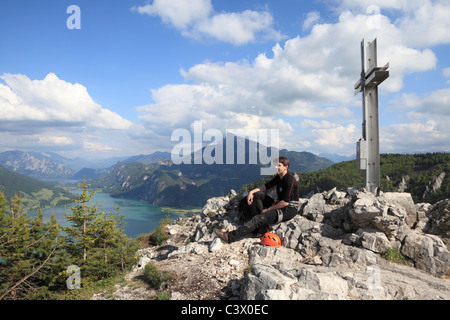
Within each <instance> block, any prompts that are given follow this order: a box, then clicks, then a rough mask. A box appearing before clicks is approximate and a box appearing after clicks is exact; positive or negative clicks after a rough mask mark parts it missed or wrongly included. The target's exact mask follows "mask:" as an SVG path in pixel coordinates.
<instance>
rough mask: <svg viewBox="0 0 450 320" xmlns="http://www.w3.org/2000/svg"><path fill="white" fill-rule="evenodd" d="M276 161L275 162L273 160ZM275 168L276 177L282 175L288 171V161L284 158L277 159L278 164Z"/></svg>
mask: <svg viewBox="0 0 450 320" xmlns="http://www.w3.org/2000/svg"><path fill="white" fill-rule="evenodd" d="M275 161H277V160H275ZM275 167H276V168H277V174H278V175H284V174H286V173H287V171H288V169H289V159H288V158H286V157H279V158H278V163H277V164H276V166H275Z"/></svg>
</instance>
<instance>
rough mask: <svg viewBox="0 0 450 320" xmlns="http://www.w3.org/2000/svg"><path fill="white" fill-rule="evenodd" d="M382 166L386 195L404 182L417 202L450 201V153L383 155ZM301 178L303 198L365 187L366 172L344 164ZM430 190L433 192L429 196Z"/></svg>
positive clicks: (260, 181) (407, 190) (300, 174)
mask: <svg viewBox="0 0 450 320" xmlns="http://www.w3.org/2000/svg"><path fill="white" fill-rule="evenodd" d="M380 164H381V188H382V190H383V191H385V192H393V191H399V188H400V187H401V186H400V184H401V182H402V180H403V182H404V183H405V186H406V189H404V190H403V191H404V192H409V193H411V195H412V197H413V199H414V201H415V202H428V203H435V202H437V201H439V200H442V199H446V198H450V154H449V153H428V154H414V155H404V154H382V155H381V159H380ZM442 173H445V175H444V174H442ZM298 175H299V178H300V180H299V181H300V183H299V189H300V196H301V197H305V196H306V195H307V194H309V193H311V192H321V191H324V190H330V189H332V188H334V187H336V188H337V189H346V188H348V187H354V186H362V185H363V175H362V171H361V170H359V169H357V167H356V160H353V161H344V162H340V163H337V164H334V165H332V166H330V167H328V168H325V169H322V170H318V171H315V172H310V173H302V172H298ZM439 175H441V177H442V176H444V178H443V180H442V183H441V186H440V187H439V189H437V190H435V191H432V184H433V180H434V179H435V178H436V177H438V176H439ZM268 179H270V178H265V179H262V180H259V181H257V182H255V183H252V184H249V185H246V186H245V187H244V189H245V190H249V189H250V188H252V187H254V186H256V185H258V184H261V183H262V182H265V181H267V180H268ZM427 186H428V189H429V192H425V191H426V190H427ZM424 195H425V196H424Z"/></svg>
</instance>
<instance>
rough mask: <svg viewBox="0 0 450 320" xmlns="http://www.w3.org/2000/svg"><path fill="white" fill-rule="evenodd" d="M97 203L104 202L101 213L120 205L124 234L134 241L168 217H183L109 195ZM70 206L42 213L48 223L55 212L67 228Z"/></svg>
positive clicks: (33, 214)
mask: <svg viewBox="0 0 450 320" xmlns="http://www.w3.org/2000/svg"><path fill="white" fill-rule="evenodd" d="M96 201H98V202H99V203H101V202H102V201H104V202H103V205H102V207H101V208H100V210H101V211H109V212H113V213H116V212H117V210H116V207H117V205H119V207H120V215H122V216H123V217H124V221H125V222H126V225H125V230H124V232H125V234H126V235H127V236H129V237H131V238H133V239H134V238H136V237H137V236H139V235H140V234H144V233H150V232H152V231H154V230H155V229H156V227H157V226H158V223H159V221H161V220H162V219H164V218H166V217H167V216H169V217H170V218H171V219H176V218H178V217H181V216H183V215H182V214H178V213H171V212H167V211H163V210H161V209H160V208H158V207H156V206H153V205H151V204H148V203H146V202H144V201H139V200H129V199H118V198H113V197H111V196H110V195H109V194H107V193H96V194H95V198H94V200H93V202H94V203H95V202H96ZM70 206H72V205H71V204H69V205H67V206H61V207H55V208H47V209H43V210H42V213H43V214H44V219H45V220H46V221H48V220H49V219H50V216H51V214H52V212H54V213H55V217H56V219H57V220H58V223H59V224H60V225H61V226H63V227H65V226H67V225H68V222H67V221H66V219H65V218H64V216H65V215H66V214H68V213H71V212H72V211H71V210H70V209H69V207H70ZM36 214H37V212H36V211H32V212H30V213H29V216H31V217H33V216H35V215H36Z"/></svg>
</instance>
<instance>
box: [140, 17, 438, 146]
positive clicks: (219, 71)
mask: <svg viewBox="0 0 450 320" xmlns="http://www.w3.org/2000/svg"><path fill="white" fill-rule="evenodd" d="M368 18H369V16H368V15H367V14H365V13H359V14H354V13H352V12H351V11H344V12H342V13H341V14H340V16H339V20H338V21H337V22H336V23H335V24H327V23H315V24H314V25H313V26H312V29H311V32H310V34H309V35H307V36H305V37H300V36H297V37H295V38H292V39H289V40H287V41H286V42H285V43H284V46H282V45H280V44H276V45H275V46H274V47H273V48H272V52H271V53H261V54H259V55H258V56H257V57H256V58H255V59H254V60H253V61H251V62H249V61H246V60H245V61H236V62H225V63H222V62H210V61H208V62H204V63H201V64H198V65H194V66H192V67H191V68H189V69H188V70H181V74H182V75H183V77H184V78H185V79H186V81H187V82H189V83H192V84H169V85H166V86H163V87H161V88H159V89H154V90H152V98H153V100H154V103H151V104H148V105H146V106H142V107H140V108H139V113H140V120H141V121H142V123H144V124H145V126H146V127H149V128H151V129H152V130H154V132H157V133H158V134H162V135H167V134H169V132H168V131H170V130H171V128H172V130H173V128H183V127H184V128H186V127H188V126H189V125H190V124H191V123H193V122H194V121H198V120H203V121H204V122H205V126H209V127H214V126H215V128H218V129H222V130H223V131H224V130H225V129H226V128H227V127H226V126H230V127H228V128H233V125H234V126H236V125H239V126H245V123H246V122H251V123H252V124H253V126H254V127H255V126H257V125H259V127H260V128H262V127H264V126H266V127H271V126H274V125H276V126H279V128H281V130H282V131H281V132H280V136H283V135H286V137H287V141H289V137H290V136H292V132H293V131H292V126H291V124H292V123H293V120H292V119H298V118H306V119H311V120H312V121H315V123H317V124H320V125H321V126H320V127H311V132H313V133H314V134H307V133H306V134H304V136H302V137H301V139H300V140H301V141H302V145H304V146H314V145H315V146H322V147H323V148H346V149H347V150H354V143H355V141H357V139H358V131H359V130H356V128H359V126H360V120H359V121H356V123H351V124H350V123H349V121H350V120H351V121H354V119H355V113H354V112H355V108H360V99H361V98H360V97H357V98H355V97H354V95H353V85H354V83H355V82H356V80H357V78H358V77H359V73H360V63H359V61H360V53H359V42H360V41H361V39H362V38H363V37H366V38H367V39H369V40H372V39H373V38H375V37H379V57H378V64H379V65H384V64H385V63H387V62H390V65H391V67H390V71H391V76H390V78H389V79H388V80H387V81H386V82H385V83H383V85H382V90H383V91H384V92H398V91H399V90H401V89H402V87H403V78H404V77H405V76H406V75H408V74H412V73H416V72H422V71H427V70H430V69H432V68H434V67H435V66H436V63H437V59H436V56H435V55H434V53H433V52H432V51H431V50H430V49H423V50H420V49H416V48H411V47H408V46H407V45H405V44H404V43H403V42H402V31H401V30H400V29H399V28H398V27H397V26H396V25H395V24H394V23H393V22H391V20H390V19H389V18H388V17H386V16H383V15H381V16H380V23H381V24H380V29H376V30H375V29H373V28H371V25H370V24H368V23H367V22H368ZM313 20H315V19H313ZM358 112H359V110H358ZM332 122H335V123H346V124H345V125H342V124H341V125H336V126H335V127H333V126H331V125H330V123H332ZM286 128H288V129H286ZM320 135H323V136H324V137H323V138H322V136H320ZM325 136H326V138H325ZM292 142H293V143H294V141H293V140H292ZM351 152H352V151H351Z"/></svg>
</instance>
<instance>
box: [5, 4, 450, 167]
mask: <svg viewBox="0 0 450 320" xmlns="http://www.w3.org/2000/svg"><path fill="white" fill-rule="evenodd" d="M70 5H76V6H77V7H78V8H79V9H80V14H79V17H80V20H79V22H80V27H81V29H69V28H68V26H67V22H68V20H69V22H74V21H75V20H71V19H72V18H76V16H74V12H72V11H70V12H69V13H67V8H68V7H69V6H70ZM449 16H450V2H449V1H445V0H426V1H422V0H421V1H418V0H409V1H406V0H399V1H387V0H363V1H356V0H344V1H337V0H317V1H303V0H278V1H271V0H270V1H269V0H268V1H264V0H257V1H253V0H246V1H237V0H220V1H216V0H152V1H147V0H117V1H108V0H101V1H100V0H91V1H83V0H70V1H62V0H42V1H25V0H2V1H1V2H0V48H1V49H0V61H1V63H0V151H5V150H13V149H20V150H29V151H53V152H58V153H60V154H61V155H64V156H67V157H76V156H81V157H89V158H95V157H110V156H123V155H135V154H148V153H151V152H154V151H157V150H160V151H171V149H172V148H173V146H174V145H175V144H176V142H174V141H171V136H172V133H173V132H174V131H175V130H176V129H187V130H191V131H192V128H193V125H194V123H195V122H196V121H201V123H202V128H203V130H205V131H206V130H208V129H216V130H219V131H220V132H223V133H224V134H225V132H226V130H234V129H244V131H245V130H247V131H251V130H259V129H277V130H279V134H280V140H279V146H280V147H281V148H287V149H290V150H296V151H310V152H313V153H316V154H319V153H321V152H326V153H337V154H342V155H351V154H353V153H355V145H356V141H357V140H358V139H359V138H360V137H361V135H362V134H361V121H362V120H361V95H360V94H359V95H357V96H354V94H353V85H354V84H355V82H356V81H357V79H358V77H359V72H360V70H359V69H360V53H359V46H360V41H361V40H362V39H363V38H364V39H365V40H366V41H370V40H372V39H374V38H377V41H378V64H379V65H380V66H382V65H384V64H385V63H387V62H389V63H390V68H389V71H390V77H389V78H388V79H387V80H386V81H385V82H384V83H383V84H381V86H380V88H379V92H380V97H379V100H380V109H379V110H380V131H381V134H380V140H381V143H380V149H381V152H383V153H413V152H435V151H446V152H450V143H449V142H448V141H449V140H450V129H449V126H448V123H449V119H450V111H449V110H450V108H449V107H450V54H449V53H450V19H448V17H449Z"/></svg>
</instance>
